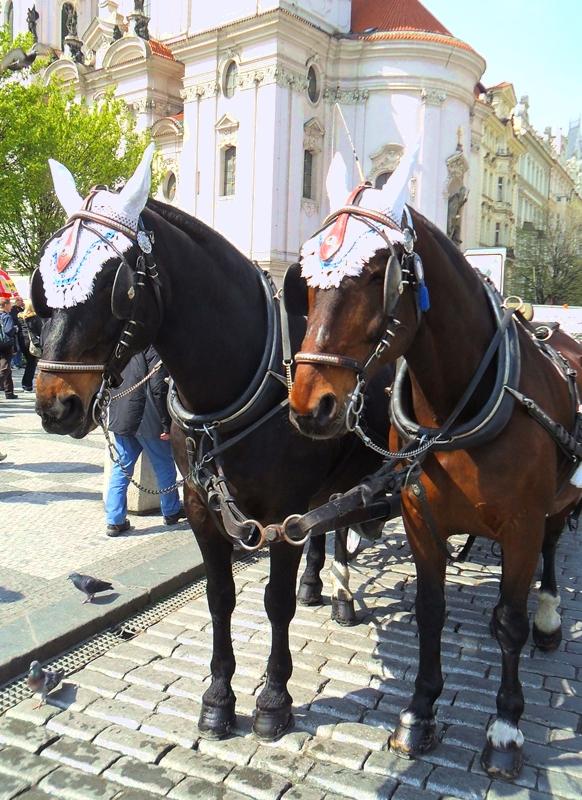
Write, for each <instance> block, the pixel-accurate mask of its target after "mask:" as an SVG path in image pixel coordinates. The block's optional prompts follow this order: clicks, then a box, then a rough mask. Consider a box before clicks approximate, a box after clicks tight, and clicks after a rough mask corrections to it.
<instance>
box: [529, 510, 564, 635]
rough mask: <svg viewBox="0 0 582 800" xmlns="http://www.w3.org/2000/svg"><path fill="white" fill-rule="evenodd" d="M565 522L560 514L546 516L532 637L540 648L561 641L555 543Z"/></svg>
mask: <svg viewBox="0 0 582 800" xmlns="http://www.w3.org/2000/svg"><path fill="white" fill-rule="evenodd" d="M564 524H565V517H564V515H562V514H560V515H559V517H550V518H549V519H548V520H546V532H545V536H544V543H543V545H542V560H543V563H542V580H541V584H540V589H539V593H538V608H537V611H536V615H535V617H534V623H533V629H532V638H533V640H534V643H535V645H536V647H539V648H540V650H546V651H549V650H555V649H556V648H557V647H558V645H559V644H560V642H561V641H562V619H561V617H560V615H559V614H558V611H557V609H558V606H559V605H560V595H559V594H558V585H557V583H556V547H557V544H558V540H559V538H560V534H561V533H562V529H563V527H564Z"/></svg>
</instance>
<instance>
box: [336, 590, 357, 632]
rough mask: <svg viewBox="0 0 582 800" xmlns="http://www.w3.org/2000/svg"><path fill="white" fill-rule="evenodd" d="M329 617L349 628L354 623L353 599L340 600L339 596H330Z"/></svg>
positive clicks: (355, 622)
mask: <svg viewBox="0 0 582 800" xmlns="http://www.w3.org/2000/svg"><path fill="white" fill-rule="evenodd" d="M331 618H332V620H333V621H334V622H337V624H338V625H342V626H343V627H345V628H349V627H350V626H352V625H356V624H357V622H358V620H357V619H356V612H355V610H354V600H353V598H352V599H351V600H342V599H340V598H339V597H332V598H331Z"/></svg>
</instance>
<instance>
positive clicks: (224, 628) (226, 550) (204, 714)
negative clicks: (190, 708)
mask: <svg viewBox="0 0 582 800" xmlns="http://www.w3.org/2000/svg"><path fill="white" fill-rule="evenodd" d="M198 504H199V501H198V500H197V498H196V500H194V501H193V500H190V501H189V499H188V492H187V491H185V492H184V507H185V509H186V513H187V514H188V519H189V520H190V524H191V525H192V528H193V530H194V533H195V536H196V541H197V542H198V546H199V547H200V551H201V553H202V558H203V560H204V567H205V570H206V596H207V599H208V608H209V611H210V616H211V618H212V660H211V662H210V671H211V676H212V677H211V683H210V686H209V687H208V689H207V690H206V691H205V692H204V695H203V697H202V708H201V711H200V718H199V720H198V729H199V731H200V734H201V735H202V736H204V737H205V738H207V739H222V738H224V737H225V736H228V734H229V733H230V731H231V728H232V727H233V726H234V725H235V723H236V715H235V703H236V697H235V695H234V692H233V691H232V686H231V681H232V676H233V675H234V669H235V660H234V652H233V649H232V637H231V617H232V612H233V611H234V606H235V587H234V579H233V575H232V563H231V556H232V545H231V544H230V542H228V541H227V540H226V539H225V538H224V536H222V534H221V533H220V532H219V531H218V529H217V528H216V526H215V524H214V522H213V521H212V519H211V518H210V516H209V515H208V512H207V511H206V510H205V509H204V510H203V511H201V510H200V508H199V507H198V508H197V509H196V511H195V512H194V513H192V512H191V507H192V506H193V505H198ZM191 513H192V516H191Z"/></svg>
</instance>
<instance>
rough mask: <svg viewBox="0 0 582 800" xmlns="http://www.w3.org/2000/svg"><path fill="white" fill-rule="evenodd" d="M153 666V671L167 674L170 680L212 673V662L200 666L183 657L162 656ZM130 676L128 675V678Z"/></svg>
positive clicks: (204, 675)
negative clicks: (205, 665)
mask: <svg viewBox="0 0 582 800" xmlns="http://www.w3.org/2000/svg"><path fill="white" fill-rule="evenodd" d="M153 666H154V670H153V671H154V672H156V671H159V672H160V674H161V675H165V677H166V679H167V681H168V682H171V681H173V680H176V677H178V676H181V677H183V678H194V679H196V678H197V679H198V680H201V679H202V678H204V677H206V675H209V674H210V663H209V664H208V666H207V667H199V666H197V665H196V664H193V663H192V662H191V661H185V660H184V659H183V658H161V659H160V660H159V661H156V662H155V664H154V665H153ZM131 674H132V673H130V675H131ZM129 677H130V676H129V675H128V680H129Z"/></svg>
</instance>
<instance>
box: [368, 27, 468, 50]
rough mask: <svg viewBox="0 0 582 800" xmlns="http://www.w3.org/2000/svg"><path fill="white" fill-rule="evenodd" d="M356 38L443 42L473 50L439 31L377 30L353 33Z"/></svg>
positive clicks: (380, 40) (382, 40) (369, 40)
mask: <svg viewBox="0 0 582 800" xmlns="http://www.w3.org/2000/svg"><path fill="white" fill-rule="evenodd" d="M355 36H356V38H357V39H364V40H365V41H366V42H386V41H396V40H398V41H402V40H406V41H410V40H413V41H417V42H434V43H435V44H444V45H447V47H457V48H459V50H468V51H469V52H470V53H474V52H475V51H474V50H473V48H472V47H471V45H469V44H467V43H466V42H462V41H461V40H460V39H455V37H454V36H445V35H442V34H439V33H426V32H424V31H377V32H376V33H358V34H355Z"/></svg>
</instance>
